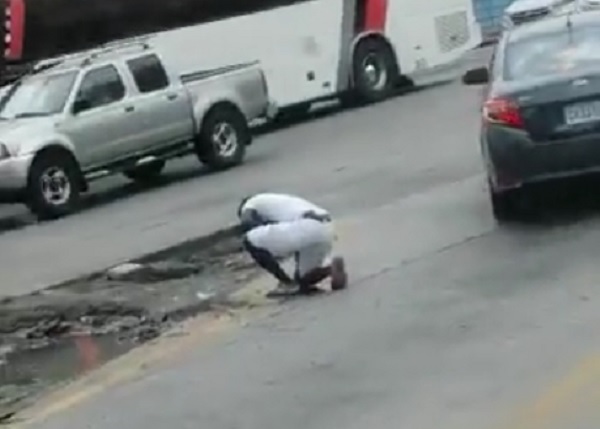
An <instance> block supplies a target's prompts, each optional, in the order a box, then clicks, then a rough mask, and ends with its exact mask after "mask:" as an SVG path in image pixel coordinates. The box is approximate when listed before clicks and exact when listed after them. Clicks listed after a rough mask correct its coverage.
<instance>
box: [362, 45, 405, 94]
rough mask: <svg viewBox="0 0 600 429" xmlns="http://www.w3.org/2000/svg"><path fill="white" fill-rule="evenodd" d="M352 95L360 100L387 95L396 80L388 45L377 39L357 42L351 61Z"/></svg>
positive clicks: (395, 71)
mask: <svg viewBox="0 0 600 429" xmlns="http://www.w3.org/2000/svg"><path fill="white" fill-rule="evenodd" d="M352 73H353V76H354V79H353V80H354V87H353V92H354V94H353V95H354V96H355V97H356V98H358V100H359V101H362V102H367V103H369V102H375V101H380V100H383V99H385V98H387V97H389V96H390V95H391V93H392V90H393V89H394V86H395V85H396V82H397V81H398V66H397V64H396V59H395V58H394V54H393V52H392V50H391V49H390V47H389V46H388V45H387V43H385V42H384V41H382V40H379V39H365V40H363V41H362V42H360V43H359V44H358V46H357V47H356V49H355V51H354V58H353V61H352Z"/></svg>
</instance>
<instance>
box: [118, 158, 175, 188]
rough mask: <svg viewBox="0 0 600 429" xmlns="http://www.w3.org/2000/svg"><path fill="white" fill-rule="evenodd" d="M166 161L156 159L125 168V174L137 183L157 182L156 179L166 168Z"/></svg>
mask: <svg viewBox="0 0 600 429" xmlns="http://www.w3.org/2000/svg"><path fill="white" fill-rule="evenodd" d="M165 164H166V162H165V161H155V162H151V163H149V164H145V165H141V166H139V167H135V168H132V169H130V170H125V171H124V172H123V174H124V175H125V177H127V178H128V179H130V180H133V181H134V182H136V183H139V184H141V185H148V184H152V183H156V181H157V180H158V179H159V178H160V176H161V174H162V172H163V170H164V168H165Z"/></svg>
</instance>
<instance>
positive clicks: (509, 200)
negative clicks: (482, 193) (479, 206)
mask: <svg viewBox="0 0 600 429" xmlns="http://www.w3.org/2000/svg"><path fill="white" fill-rule="evenodd" d="M515 200H516V196H515V195H514V194H513V193H512V192H494V191H490V202H491V204H492V213H493V215H494V218H495V219H496V220H497V221H498V222H507V221H514V220H516V219H517V218H518V204H517V202H516V201H515Z"/></svg>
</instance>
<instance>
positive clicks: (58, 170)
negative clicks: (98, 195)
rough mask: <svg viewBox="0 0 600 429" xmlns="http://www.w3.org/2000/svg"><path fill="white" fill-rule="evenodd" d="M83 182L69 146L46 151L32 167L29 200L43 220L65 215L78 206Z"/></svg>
mask: <svg viewBox="0 0 600 429" xmlns="http://www.w3.org/2000/svg"><path fill="white" fill-rule="evenodd" d="M81 185H82V180H81V175H80V172H79V167H78V165H77V161H75V158H73V156H72V155H71V154H70V153H69V152H67V150H63V149H55V150H53V149H50V150H46V151H43V152H41V153H39V154H38V155H37V156H36V157H35V159H34V160H33V163H32V164H31V167H30V169H29V177H28V180H27V189H26V204H27V206H28V207H29V210H30V211H31V212H32V213H34V214H35V215H36V216H37V217H38V219H40V220H49V219H56V218H59V217H62V216H66V215H68V214H71V213H73V212H74V211H75V210H76V209H77V208H78V207H79V202H80V195H81V190H82V186H81Z"/></svg>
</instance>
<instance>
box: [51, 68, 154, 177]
mask: <svg viewBox="0 0 600 429" xmlns="http://www.w3.org/2000/svg"><path fill="white" fill-rule="evenodd" d="M127 92H128V91H127V89H126V86H125V84H124V82H123V79H122V76H121V74H120V73H119V70H118V69H117V68H116V67H115V66H114V65H112V64H109V65H102V66H99V67H95V68H91V69H90V70H88V71H87V72H86V73H85V74H84V76H83V77H82V79H81V81H80V84H79V87H78V89H77V92H76V95H75V97H74V100H73V104H72V106H71V113H70V114H71V116H70V117H69V119H68V120H66V121H64V122H63V124H61V131H62V132H63V133H65V134H66V135H67V136H68V137H69V138H70V139H71V141H72V142H73V144H74V145H75V149H76V152H77V155H78V157H79V159H80V160H81V163H82V164H83V168H84V169H86V170H87V169H89V168H92V167H96V166H102V165H105V164H108V163H110V162H112V161H116V160H118V159H120V158H123V157H125V156H127V155H128V154H129V153H131V152H132V151H133V150H135V147H136V146H137V144H138V143H137V142H138V140H139V138H140V135H141V133H142V131H143V124H142V122H141V121H140V116H139V114H138V112H137V111H136V106H135V104H134V101H135V100H133V99H130V98H128V97H127V95H128V94H127Z"/></svg>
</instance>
